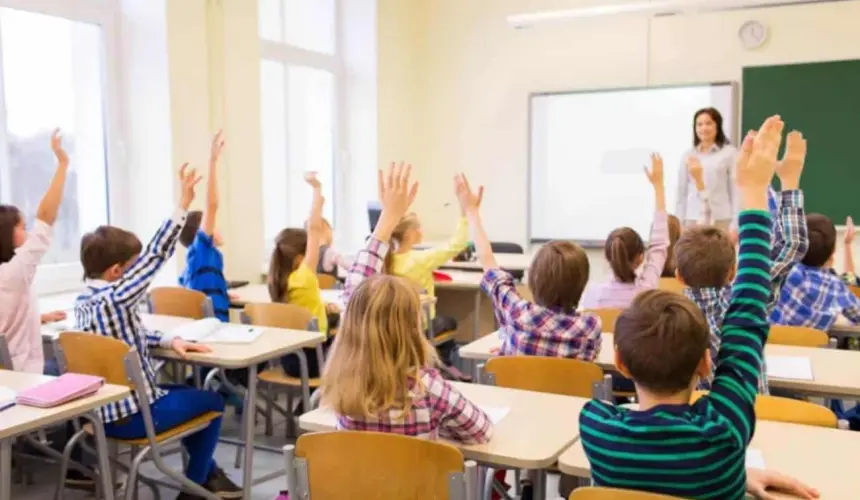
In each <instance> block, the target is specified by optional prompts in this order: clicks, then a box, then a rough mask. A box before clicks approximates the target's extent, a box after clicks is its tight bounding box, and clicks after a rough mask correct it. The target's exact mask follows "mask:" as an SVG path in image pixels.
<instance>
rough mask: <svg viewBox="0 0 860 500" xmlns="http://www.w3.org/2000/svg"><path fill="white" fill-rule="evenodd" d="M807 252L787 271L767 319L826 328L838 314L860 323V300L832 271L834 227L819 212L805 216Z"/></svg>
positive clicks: (832, 323)
mask: <svg viewBox="0 0 860 500" xmlns="http://www.w3.org/2000/svg"><path fill="white" fill-rule="evenodd" d="M806 225H807V226H808V227H809V251H807V252H806V256H805V257H804V258H803V261H801V262H800V263H798V264H795V265H794V267H792V268H791V271H790V272H789V273H788V278H787V279H786V281H785V285H784V286H783V287H782V290H781V291H780V294H779V302H778V304H777V306H776V308H775V309H774V310H773V313H772V314H771V316H770V319H771V321H772V322H773V323H775V324H777V325H791V326H808V327H812V328H816V329H819V330H824V331H827V330H829V329H830V328H831V327H832V326H833V325H834V323H836V320H837V318H838V317H839V315H840V314H841V315H842V316H844V317H845V318H847V319H848V321H850V322H851V323H853V324H860V299H858V298H857V297H856V296H855V295H854V293H852V292H851V290H850V289H849V288H848V285H846V284H845V282H844V281H843V280H842V279H840V277H839V275H837V274H836V272H835V271H833V269H832V267H833V259H834V258H835V253H836V227H834V225H833V221H832V220H830V218H829V217H827V216H825V215H821V214H809V215H807V216H806Z"/></svg>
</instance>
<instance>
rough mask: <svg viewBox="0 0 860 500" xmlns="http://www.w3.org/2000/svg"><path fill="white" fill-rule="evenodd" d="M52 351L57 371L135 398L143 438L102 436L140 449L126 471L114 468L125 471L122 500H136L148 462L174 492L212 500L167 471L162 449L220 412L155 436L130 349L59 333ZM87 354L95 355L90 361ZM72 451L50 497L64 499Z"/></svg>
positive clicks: (102, 339) (88, 335)
mask: <svg viewBox="0 0 860 500" xmlns="http://www.w3.org/2000/svg"><path fill="white" fill-rule="evenodd" d="M57 346H58V351H59V352H58V353H57V357H58V360H59V361H60V363H61V365H62V366H63V370H62V371H64V372H66V371H68V372H73V373H84V374H87V375H95V376H98V377H102V378H104V379H105V382H106V383H108V384H115V385H124V386H127V387H128V388H129V389H131V391H132V392H133V393H134V394H135V395H136V397H137V401H138V406H139V407H140V413H141V415H142V417H143V422H144V427H145V429H146V437H144V438H140V439H114V438H110V437H108V439H109V440H111V441H113V442H114V443H116V444H121V445H127V446H131V447H133V448H132V449H134V447H138V448H140V452H139V453H137V454H136V455H135V456H134V457H132V460H131V466H126V465H125V464H122V463H117V464H118V465H119V466H120V467H122V468H124V469H127V470H128V480H127V482H126V491H125V499H126V500H131V499H132V498H136V494H137V486H138V484H137V481H138V475H139V468H140V464H141V463H142V462H143V461H144V460H145V459H152V461H153V463H154V465H155V467H156V469H158V470H159V471H160V472H162V473H163V474H165V475H166V476H168V477H170V478H171V479H173V480H174V481H176V482H177V483H179V485H180V487H181V488H182V489H184V490H185V491H188V492H189V493H193V494H194V495H199V496H202V497H203V498H208V499H212V500H217V498H218V497H217V496H215V495H214V494H212V493H210V492H208V491H206V490H205V489H203V487H201V486H200V485H198V484H196V483H194V482H193V481H191V480H190V479H188V478H187V477H185V475H184V474H182V473H180V472H177V471H175V470H173V469H171V468H170V467H169V466H168V465H167V463H166V462H165V461H164V456H163V455H162V453H164V451H165V450H166V449H167V445H169V444H173V443H176V442H177V441H179V440H181V439H182V438H184V437H186V436H188V435H190V434H193V433H195V432H197V431H199V430H201V429H203V428H205V427H206V426H208V425H209V423H210V422H212V421H213V420H215V419H216V418H219V417H220V416H221V413H220V412H207V413H204V414H202V415H200V416H198V417H196V418H193V419H191V420H189V421H188V422H185V423H184V424H182V425H179V426H176V427H174V428H172V429H168V430H166V431H164V432H162V433H160V434H156V433H155V424H154V423H153V418H152V411H151V409H150V408H151V406H150V405H151V404H152V402H151V401H150V400H149V396H148V395H147V394H146V391H144V390H139V391H138V390H136V389H137V388H138V387H140V388H142V387H144V378H143V377H144V375H143V368H142V366H141V363H140V358H139V357H138V354H137V351H136V350H134V349H132V348H130V347H129V346H128V345H127V344H125V343H124V342H122V341H120V340H117V339H114V338H109V337H103V336H101V335H94V334H91V333H84V332H64V333H61V334H60V337H59V339H58V341H57ZM93 353H98V356H94V355H93ZM92 432H93V429H92V427H89V426H86V427H84V429H83V430H81V431H79V432H78V433H76V434H75V436H73V437H72V439H71V441H73V442H77V441H78V440H79V439H80V436H82V435H83V434H82V433H92ZM72 448H73V446H66V449H65V450H64V452H63V453H64V456H63V460H62V462H61V464H60V479H59V481H58V482H59V485H58V488H59V490H58V492H57V495H58V496H57V497H56V498H64V496H63V488H64V479H65V476H66V472H67V469H68V460H69V456H70V455H71V451H72ZM140 480H141V481H144V482H147V484H150V485H151V484H153V483H151V482H150V480H149V479H148V478H143V477H141V478H140Z"/></svg>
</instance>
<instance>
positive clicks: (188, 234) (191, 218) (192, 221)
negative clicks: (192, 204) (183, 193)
mask: <svg viewBox="0 0 860 500" xmlns="http://www.w3.org/2000/svg"><path fill="white" fill-rule="evenodd" d="M202 220H203V212H201V211H200V210H192V211H190V212H188V215H186V216H185V226H183V227H182V232H181V233H179V243H182V246H184V247H185V248H188V247H190V246H191V245H193V244H194V238H196V237H197V231H199V230H200V223H201V221H202Z"/></svg>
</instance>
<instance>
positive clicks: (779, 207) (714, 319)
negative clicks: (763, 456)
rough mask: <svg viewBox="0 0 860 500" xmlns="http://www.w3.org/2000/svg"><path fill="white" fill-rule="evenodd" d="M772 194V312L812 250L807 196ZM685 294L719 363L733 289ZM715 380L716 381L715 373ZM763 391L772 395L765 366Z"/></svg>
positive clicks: (769, 205)
mask: <svg viewBox="0 0 860 500" xmlns="http://www.w3.org/2000/svg"><path fill="white" fill-rule="evenodd" d="M768 194H769V196H768V208H769V209H770V212H771V217H772V218H773V222H772V225H771V230H772V231H773V240H772V242H771V244H772V248H771V258H772V259H773V265H772V266H771V270H770V275H771V280H772V282H773V293H772V294H771V296H770V300H769V304H768V310H769V311H770V310H773V308H774V307H775V306H776V303H777V299H778V298H779V290H780V288H781V287H782V286H783V283H784V282H785V279H786V276H787V275H788V273H789V272H790V271H791V269H792V266H793V265H794V264H795V263H796V262H798V261H800V260H801V259H802V258H803V256H804V255H806V250H807V249H808V248H809V236H808V234H807V230H806V215H805V214H804V211H803V193H802V192H801V191H799V190H793V191H783V192H782V193H780V194H779V196H777V193H776V192H775V191H773V189H771V190H770V191H769V193H768ZM777 198H779V199H777ZM684 294H685V295H686V296H687V297H688V298H689V299H690V300H692V301H693V302H695V304H696V305H697V306H699V309H701V310H702V313H704V315H705V319H706V320H707V322H708V328H709V329H710V331H711V335H710V342H709V343H710V352H711V360H712V361H716V359H717V353H718V352H719V349H720V329H721V328H722V325H723V319H724V318H725V315H726V311H727V310H728V307H729V300H730V299H731V296H732V287H731V286H724V287H720V288H687V289H685V290H684ZM715 366H716V363H712V364H711V367H712V369H714V367H715ZM711 376H712V377H713V373H712V374H711ZM759 388H760V390H761V392H762V393H763V394H767V393H768V388H767V374H766V367H765V366H764V365H762V374H761V379H760V387H759Z"/></svg>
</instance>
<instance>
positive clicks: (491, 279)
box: [456, 174, 602, 361]
mask: <svg viewBox="0 0 860 500" xmlns="http://www.w3.org/2000/svg"><path fill="white" fill-rule="evenodd" d="M456 183H457V196H458V198H460V199H461V200H465V201H461V202H460V203H461V204H464V205H465V206H467V207H469V210H468V211H467V212H466V217H467V218H468V220H469V225H470V226H471V228H472V238H473V241H474V243H475V249H476V252H477V254H478V261H479V262H480V263H481V267H483V269H484V278H483V280H482V281H481V289H482V290H483V291H484V292H485V293H486V294H487V295H489V296H490V298H491V299H492V301H493V309H494V310H495V314H496V321H497V322H498V324H499V337H500V338H501V341H502V343H501V346H500V348H499V352H498V354H500V355H502V356H514V355H523V354H524V355H532V356H551V357H560V358H575V359H582V360H585V361H592V360H594V358H596V357H597V354H598V353H599V352H600V345H601V342H602V337H601V334H600V319H599V318H598V317H597V316H596V315H594V314H592V313H582V312H577V307H578V306H579V299H580V297H582V291H583V290H584V289H585V284H586V283H587V282H588V257H587V256H586V255H585V251H584V250H583V249H582V248H580V247H579V246H577V245H575V244H573V243H570V242H567V241H552V242H550V243H547V244H546V245H544V246H543V247H541V249H540V250H538V252H537V254H535V257H534V260H533V261H532V263H531V266H530V267H529V269H528V272H527V274H526V275H527V276H528V285H529V289H530V290H531V292H532V294H533V295H534V302H531V301H528V300H525V299H523V298H522V297H521V296H520V294H519V293H518V292H517V287H516V283H514V278H513V276H511V274H510V273H508V272H506V271H503V270H502V269H500V268H499V266H498V264H497V263H496V259H495V257H494V256H493V250H492V248H491V246H490V240H489V238H487V233H486V231H484V226H483V222H482V221H481V214H480V213H479V211H478V206H477V204H476V203H471V202H468V200H470V199H472V198H476V199H478V200H480V198H481V196H482V195H483V188H480V189H479V190H478V193H477V194H475V193H473V192H472V190H471V187H470V186H469V181H468V179H466V177H465V176H464V175H462V174H461V175H458V176H457V177H456Z"/></svg>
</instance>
